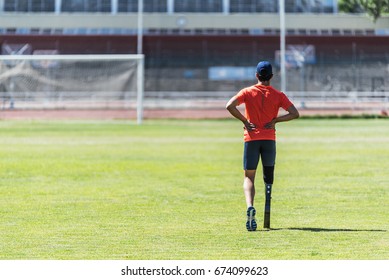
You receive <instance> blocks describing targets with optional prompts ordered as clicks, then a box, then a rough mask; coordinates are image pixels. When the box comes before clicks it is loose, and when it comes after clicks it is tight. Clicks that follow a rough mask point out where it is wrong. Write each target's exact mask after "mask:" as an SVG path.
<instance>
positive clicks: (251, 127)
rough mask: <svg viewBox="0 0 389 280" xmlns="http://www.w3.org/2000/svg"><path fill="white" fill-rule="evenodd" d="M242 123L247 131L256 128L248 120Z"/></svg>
mask: <svg viewBox="0 0 389 280" xmlns="http://www.w3.org/2000/svg"><path fill="white" fill-rule="evenodd" d="M243 124H244V127H245V128H246V129H247V131H253V130H255V129H256V126H255V124H253V123H251V122H250V121H248V120H246V121H244V122H243Z"/></svg>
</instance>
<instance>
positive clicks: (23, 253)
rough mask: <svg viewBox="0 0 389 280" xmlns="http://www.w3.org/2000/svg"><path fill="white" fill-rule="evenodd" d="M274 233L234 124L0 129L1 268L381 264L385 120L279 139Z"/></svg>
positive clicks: (319, 125) (289, 128)
mask: <svg viewBox="0 0 389 280" xmlns="http://www.w3.org/2000/svg"><path fill="white" fill-rule="evenodd" d="M277 128H278V143H277V164H276V172H275V184H274V186H273V200H272V228H273V229H272V230H270V231H263V230H261V228H262V223H263V214H262V213H263V200H264V193H263V187H262V181H261V178H260V177H261V176H257V182H256V183H257V197H256V208H257V217H258V219H259V221H258V223H259V230H258V231H257V232H247V231H246V229H245V204H244V197H243V191H242V170H241V165H242V164H241V158H242V148H243V144H242V135H241V134H242V125H241V124H240V123H239V122H238V121H236V120H226V121H205V120H203V121H184V120H182V121H172V120H164V121H146V122H145V124H144V125H142V126H137V125H135V124H134V123H132V122H126V121H106V122H90V121H89V122H87V121H85V122H59V121H58V122H56V121H53V122H47V121H46V122H43V121H42V122H28V121H2V122H0V130H1V137H0V145H1V149H0V174H1V175H0V205H1V207H0V224H1V231H0V259H140V260H146V259H156V260H161V259H166V260H170V259H192V260H193V259H198V260H206V259H214V260H216V259H280V260H288V259H298V260H302V259H304V260H306V259H364V260H365V259H371V260H376V259H388V258H389V250H388V248H389V219H388V213H389V189H388V186H389V173H388V170H389V160H388V158H389V122H388V120H385V119H381V120H374V119H373V120H363V119H358V120H335V119H334V120H303V119H302V120H297V121H293V122H290V123H283V124H279V125H278V126H277Z"/></svg>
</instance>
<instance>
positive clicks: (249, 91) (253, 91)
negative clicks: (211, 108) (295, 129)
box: [236, 84, 292, 142]
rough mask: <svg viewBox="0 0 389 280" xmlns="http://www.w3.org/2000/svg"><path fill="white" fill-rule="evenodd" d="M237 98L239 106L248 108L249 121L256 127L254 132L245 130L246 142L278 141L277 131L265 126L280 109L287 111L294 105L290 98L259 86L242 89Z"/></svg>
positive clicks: (246, 110) (266, 87)
mask: <svg viewBox="0 0 389 280" xmlns="http://www.w3.org/2000/svg"><path fill="white" fill-rule="evenodd" d="M236 97H237V99H238V102H239V105H240V104H242V103H244V104H245V106H246V109H245V116H246V118H247V120H249V121H250V122H251V123H253V124H255V126H256V129H255V130H253V131H247V129H245V130H244V141H245V142H248V141H254V140H276V131H275V129H266V128H265V124H267V123H268V122H270V121H271V120H272V119H274V118H276V117H277V115H278V110H279V109H280V108H283V109H285V110H287V109H288V108H289V107H290V106H291V105H292V102H291V101H290V100H289V99H288V97H287V96H286V95H285V94H284V93H283V92H281V91H278V90H276V89H275V88H273V87H272V86H263V85H259V84H257V85H253V86H251V87H247V88H244V89H242V90H241V91H239V92H238V94H237V95H236Z"/></svg>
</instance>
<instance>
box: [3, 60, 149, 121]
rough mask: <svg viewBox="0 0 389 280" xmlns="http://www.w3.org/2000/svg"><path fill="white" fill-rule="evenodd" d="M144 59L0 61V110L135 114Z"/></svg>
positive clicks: (139, 111) (138, 107) (140, 98)
mask: <svg viewBox="0 0 389 280" xmlns="http://www.w3.org/2000/svg"><path fill="white" fill-rule="evenodd" d="M143 91H144V55H136V54H134V55H2V56H0V96H1V101H2V109H3V110H5V109H85V110H87V109H129V110H131V109H134V110H135V109H136V110H137V122H138V123H139V124H140V123H141V122H142V119H143Z"/></svg>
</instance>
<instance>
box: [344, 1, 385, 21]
mask: <svg viewBox="0 0 389 280" xmlns="http://www.w3.org/2000/svg"><path fill="white" fill-rule="evenodd" d="M339 11H341V12H345V13H363V12H365V13H367V14H368V15H369V16H371V17H372V18H373V21H374V22H376V21H377V19H378V18H379V17H381V16H382V14H385V13H389V0H340V1H339Z"/></svg>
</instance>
